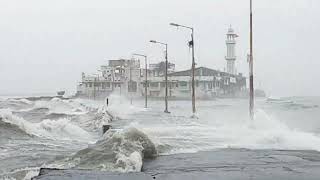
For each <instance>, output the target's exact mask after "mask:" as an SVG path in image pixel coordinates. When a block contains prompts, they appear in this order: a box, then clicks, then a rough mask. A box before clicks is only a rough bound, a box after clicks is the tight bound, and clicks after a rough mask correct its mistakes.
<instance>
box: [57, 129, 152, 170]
mask: <svg viewBox="0 0 320 180" xmlns="http://www.w3.org/2000/svg"><path fill="white" fill-rule="evenodd" d="M156 155H157V151H156V148H155V145H154V144H153V142H152V141H151V140H150V139H149V138H148V136H147V135H145V134H144V133H143V132H141V131H139V130H137V129H136V128H128V129H125V130H121V131H114V130H110V131H109V132H107V133H106V134H105V135H104V136H103V139H101V140H99V141H98V142H97V143H96V144H95V145H93V146H91V147H88V148H86V149H83V150H81V151H79V152H77V153H76V154H75V155H74V156H72V157H71V158H68V159H66V160H65V162H63V165H62V167H63V168H70V167H68V166H69V165H70V164H72V167H74V168H77V169H96V170H102V171H114V172H140V171H141V168H142V164H143V159H144V158H151V157H154V156H156ZM60 167H61V166H60Z"/></svg>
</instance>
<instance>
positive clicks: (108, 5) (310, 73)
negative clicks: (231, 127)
mask: <svg viewBox="0 0 320 180" xmlns="http://www.w3.org/2000/svg"><path fill="white" fill-rule="evenodd" d="M319 5H320V2H319V1H316V0H304V1H298V0H290V1H289V0H283V1H280V2H279V1H276V0H261V1H256V2H255V1H254V50H255V54H254V66H255V71H254V73H255V78H256V79H255V85H256V88H259V89H260V88H262V89H264V90H265V91H266V92H267V94H268V95H271V96H319V95H320V93H319V91H320V86H319V85H318V84H317V83H315V82H313V80H317V79H319V78H320V71H318V67H317V65H318V64H319V62H318V61H317V60H318V57H317V56H316V55H314V54H313V53H315V52H318V51H317V50H318V49H319V48H318V45H317V42H318V41H319V40H320V38H319V36H317V34H316V33H318V31H320V24H319V23H316V22H318V21H319V20H318V19H319V15H320V13H319V12H318V11H317V9H318V7H320V6H319ZM248 10H249V1H248V0H243V1H232V0H225V1H212V0H203V1H191V0H190V1H189V0H187V1H186V0H184V1H183V0H163V1H147V0H139V1H134V2H133V1H129V0H118V1H102V0H94V1H84V0H77V1H76V0H56V1H48V0H29V1H18V0H10V1H1V2H0V82H1V86H0V95H1V94H2V95H4V94H6V95H8V94H12V95H17V94H37V93H49V92H50V93H51V92H52V93H54V92H55V91H57V90H60V89H67V90H68V91H69V92H74V91H75V88H76V85H77V82H78V81H80V79H81V72H85V73H88V74H90V73H94V72H95V71H96V70H97V69H98V68H99V67H100V65H103V64H106V63H107V60H108V59H116V58H131V54H132V53H145V54H147V55H148V56H149V60H150V63H155V62H158V61H162V60H163V52H162V49H161V48H160V47H158V46H155V45H152V44H150V43H148V41H149V40H150V39H155V40H159V41H164V42H167V43H168V44H169V51H168V53H169V61H170V62H172V63H175V64H176V67H177V70H182V69H188V68H189V67H190V66H191V63H190V62H191V61H190V52H189V49H188V47H187V41H188V40H189V38H190V33H189V32H188V31H186V30H183V29H178V30H177V28H175V27H170V26H169V23H170V22H175V23H180V24H185V25H189V26H193V27H194V28H195V51H196V61H197V64H198V66H206V67H209V68H214V69H218V70H223V69H224V68H225V66H226V62H225V59H224V56H225V55H226V45H225V39H226V35H225V34H226V32H227V30H228V28H229V26H230V25H232V27H233V28H234V30H235V32H236V33H237V34H238V35H239V38H238V39H237V47H236V54H237V61H236V67H237V71H238V72H241V73H243V74H244V75H245V76H247V74H248V68H247V67H248V64H247V61H246V54H247V52H248V49H249V41H248V35H249V12H248Z"/></svg>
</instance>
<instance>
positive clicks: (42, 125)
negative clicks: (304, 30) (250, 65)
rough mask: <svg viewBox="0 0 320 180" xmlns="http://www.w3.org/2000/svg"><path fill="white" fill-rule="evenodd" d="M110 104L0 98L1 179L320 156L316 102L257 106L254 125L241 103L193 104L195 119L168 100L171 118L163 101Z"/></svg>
mask: <svg viewBox="0 0 320 180" xmlns="http://www.w3.org/2000/svg"><path fill="white" fill-rule="evenodd" d="M109 103H110V105H109V106H108V107H106V106H105V105H104V104H105V103H104V101H92V100H81V99H59V98H52V99H49V100H48V99H45V100H44V99H38V100H29V99H23V98H22V99H21V98H20V99H7V98H0V118H1V120H0V129H1V131H0V161H1V162H5V163H1V164H0V169H1V170H0V179H1V178H2V179H30V178H31V177H32V176H34V175H37V172H38V170H39V168H40V167H56V168H80V169H81V168H84V169H90V168H92V169H98V170H104V171H117V172H137V171H140V170H141V167H142V164H143V159H144V158H148V157H150V156H157V155H168V154H176V153H193V152H198V151H208V150H214V149H217V148H248V149H283V150H317V151H320V136H319V128H320V122H318V117H319V115H320V109H319V107H318V106H319V104H320V98H317V97H315V98H305V97H294V98H269V99H259V100H257V102H256V104H257V107H256V112H255V119H254V120H253V121H252V120H250V119H249V117H248V111H247V109H248V102H247V100H243V99H242V100H241V99H233V100H232V99H218V100H216V101H198V102H197V114H196V117H193V116H192V114H191V102H190V101H170V102H169V111H171V113H170V114H166V113H163V110H164V103H163V102H162V101H150V102H149V107H148V108H147V109H145V108H143V107H144V101H143V100H141V101H140V100H134V101H133V104H131V103H130V101H129V100H128V99H126V98H124V97H119V96H116V95H114V96H111V97H110V98H109ZM106 111H108V113H106ZM110 115H112V117H110ZM111 120H112V121H111ZM109 123H110V124H112V126H113V130H111V131H110V132H108V133H107V134H105V135H104V136H102V133H101V126H102V125H104V124H109Z"/></svg>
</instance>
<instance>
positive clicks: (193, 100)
mask: <svg viewBox="0 0 320 180" xmlns="http://www.w3.org/2000/svg"><path fill="white" fill-rule="evenodd" d="M170 25H171V26H176V27H183V28H186V29H190V30H191V41H189V47H191V48H192V65H191V71H192V79H191V86H192V113H193V114H195V113H196V98H195V96H196V95H195V94H196V93H195V82H194V80H195V79H194V76H195V66H196V63H195V59H194V39H193V38H194V37H193V35H194V29H193V27H189V26H184V25H180V24H176V23H170Z"/></svg>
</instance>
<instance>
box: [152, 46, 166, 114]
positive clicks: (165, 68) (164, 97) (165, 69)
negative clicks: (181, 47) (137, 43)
mask: <svg viewBox="0 0 320 180" xmlns="http://www.w3.org/2000/svg"><path fill="white" fill-rule="evenodd" d="M150 42H151V43H156V44H161V45H164V46H165V47H166V55H165V59H166V63H165V64H166V67H165V86H166V87H165V96H164V103H165V110H164V112H165V113H170V112H169V111H168V44H167V43H163V42H159V41H155V40H151V41H150Z"/></svg>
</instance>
